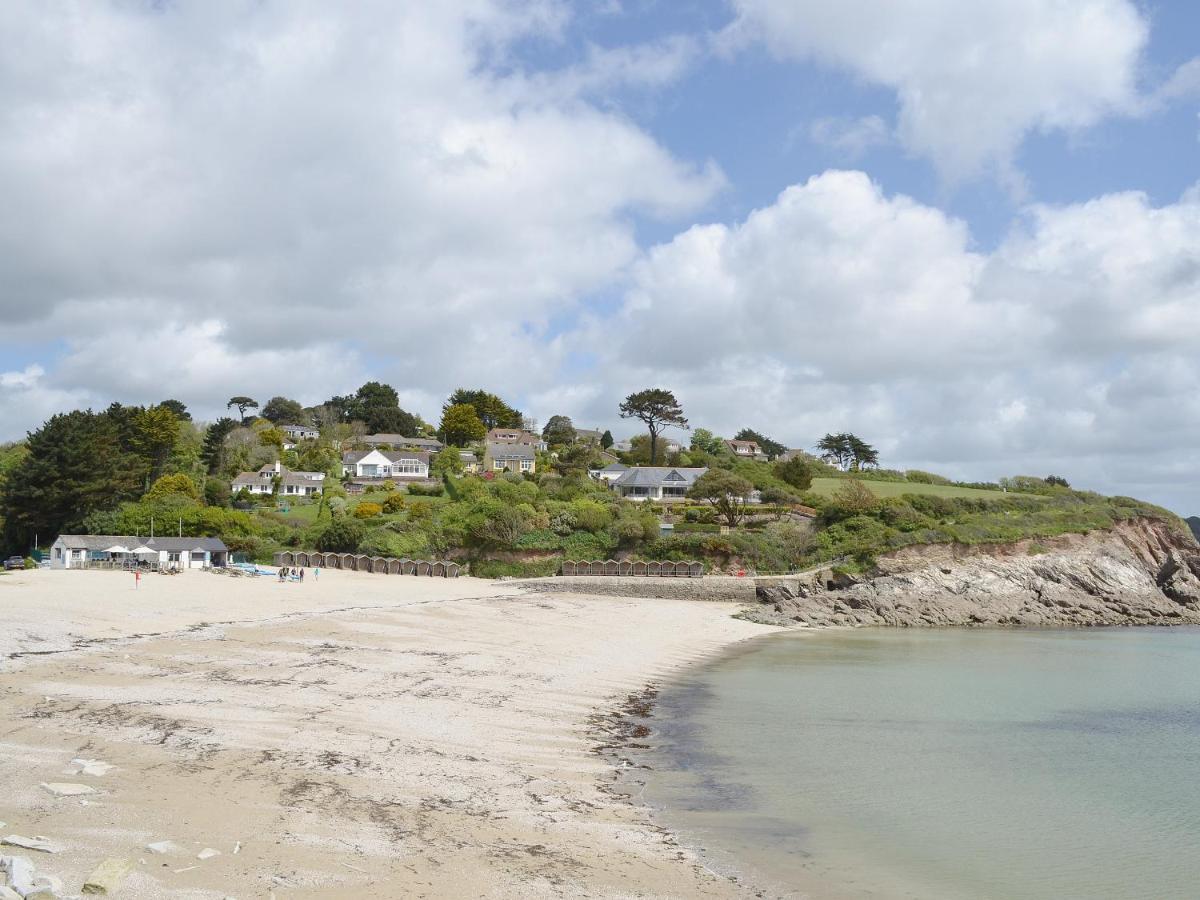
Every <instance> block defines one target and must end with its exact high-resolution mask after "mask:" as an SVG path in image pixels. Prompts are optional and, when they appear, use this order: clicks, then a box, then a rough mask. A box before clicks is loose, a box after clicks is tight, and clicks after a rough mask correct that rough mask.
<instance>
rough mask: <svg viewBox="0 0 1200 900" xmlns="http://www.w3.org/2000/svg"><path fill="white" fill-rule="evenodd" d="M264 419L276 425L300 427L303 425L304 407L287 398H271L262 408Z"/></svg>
mask: <svg viewBox="0 0 1200 900" xmlns="http://www.w3.org/2000/svg"><path fill="white" fill-rule="evenodd" d="M262 414H263V418H264V419H269V420H270V421H272V422H274V423H275V424H276V425H301V424H303V423H304V419H305V416H304V407H303V406H301V405H300V404H299V403H297V402H296V401H295V400H291V399H289V398H287V397H272V398H271V399H270V400H268V401H267V405H266V406H264V407H263V408H262Z"/></svg>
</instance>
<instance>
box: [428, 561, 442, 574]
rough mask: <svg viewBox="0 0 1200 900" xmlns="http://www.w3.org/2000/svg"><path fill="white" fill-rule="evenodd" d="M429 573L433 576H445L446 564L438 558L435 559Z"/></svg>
mask: <svg viewBox="0 0 1200 900" xmlns="http://www.w3.org/2000/svg"><path fill="white" fill-rule="evenodd" d="M429 574H430V575H432V576H433V577H434V578H445V577H446V564H445V563H444V562H442V561H441V560H440V559H439V560H437V561H436V562H434V564H433V568H432V569H431V570H430V572H429Z"/></svg>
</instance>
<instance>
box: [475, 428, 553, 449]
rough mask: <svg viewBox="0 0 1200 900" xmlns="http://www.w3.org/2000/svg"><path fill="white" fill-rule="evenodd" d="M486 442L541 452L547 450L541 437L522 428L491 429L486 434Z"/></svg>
mask: <svg viewBox="0 0 1200 900" xmlns="http://www.w3.org/2000/svg"><path fill="white" fill-rule="evenodd" d="M486 441H487V443H489V444H516V445H519V446H523V447H533V448H534V449H536V450H541V451H543V452H544V451H545V450H546V449H547V445H546V442H545V441H544V440H542V439H541V437H539V436H538V435H536V434H534V433H533V432H530V431H526V430H524V429H523V428H492V429H490V430H489V431H488V433H487V439H486Z"/></svg>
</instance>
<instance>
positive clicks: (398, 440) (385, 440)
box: [359, 433, 446, 453]
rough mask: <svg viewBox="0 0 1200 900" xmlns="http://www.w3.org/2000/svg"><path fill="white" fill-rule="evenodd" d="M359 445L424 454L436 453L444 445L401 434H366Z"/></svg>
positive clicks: (428, 439)
mask: <svg viewBox="0 0 1200 900" xmlns="http://www.w3.org/2000/svg"><path fill="white" fill-rule="evenodd" d="M359 443H363V444H366V445H367V446H368V447H383V446H387V447H391V448H392V449H393V450H398V449H401V448H411V449H413V450H423V451H424V452H426V453H437V452H438V451H439V450H441V449H442V448H443V447H445V446H446V445H445V444H443V443H442V442H441V441H435V440H434V439H433V438H419V437H405V436H404V435H402V434H382V433H381V434H368V435H366V436H365V437H362V438H360V439H359Z"/></svg>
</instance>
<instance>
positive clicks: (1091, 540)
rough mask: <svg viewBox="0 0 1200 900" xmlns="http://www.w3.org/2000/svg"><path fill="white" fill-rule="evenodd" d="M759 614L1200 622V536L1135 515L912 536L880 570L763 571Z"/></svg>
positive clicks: (871, 621) (754, 615)
mask: <svg viewBox="0 0 1200 900" xmlns="http://www.w3.org/2000/svg"><path fill="white" fill-rule="evenodd" d="M756 594H757V599H758V604H757V606H756V607H755V608H754V609H753V610H751V611H750V612H749V613H748V614H747V618H750V619H752V620H754V621H759V622H766V623H773V624H780V625H791V624H796V623H806V624H810V625H893V626H941V625H1032V626H1037V625H1040V626H1055V625H1058V626H1062V625H1085V626H1095V625H1181V624H1200V547H1198V546H1197V544H1196V541H1195V539H1194V538H1192V537H1191V536H1190V535H1189V534H1186V533H1185V532H1182V531H1179V530H1176V529H1175V528H1172V527H1171V526H1170V525H1168V524H1167V523H1165V522H1161V521H1157V520H1151V519H1133V520H1130V521H1128V522H1124V523H1121V524H1120V525H1117V526H1116V527H1114V528H1112V529H1109V530H1106V531H1099V532H1094V533H1092V534H1087V535H1067V536H1064V537H1061V538H1055V539H1049V540H1048V539H1042V540H1041V541H1038V542H1033V541H1022V542H1019V543H1015V544H1004V545H984V546H979V547H963V546H954V545H928V546H922V547H910V548H905V549H904V550H901V551H898V552H896V553H894V554H890V555H888V556H886V557H883V558H881V559H880V560H879V563H878V569H877V571H876V572H875V573H873V574H872V575H871V576H870V577H865V576H864V577H856V576H847V575H835V574H833V573H832V572H831V571H829V570H826V571H823V572H814V573H810V574H807V575H802V576H794V577H791V578H780V579H761V580H760V581H759V583H758V586H757V591H756Z"/></svg>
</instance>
